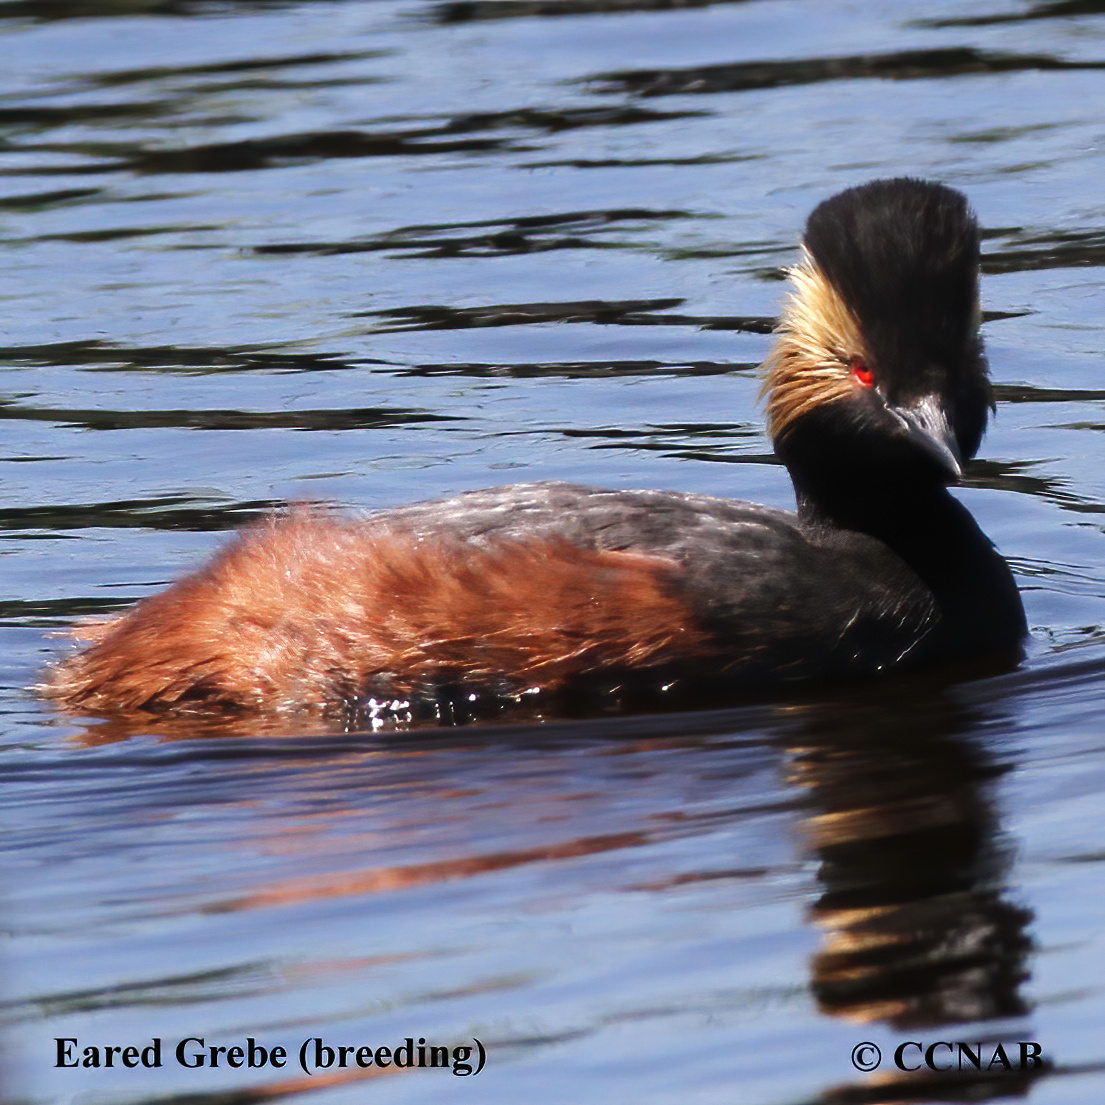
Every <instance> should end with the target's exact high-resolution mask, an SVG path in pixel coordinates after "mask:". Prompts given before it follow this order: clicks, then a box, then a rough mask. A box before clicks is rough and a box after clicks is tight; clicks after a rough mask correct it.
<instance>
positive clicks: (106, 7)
mask: <svg viewBox="0 0 1105 1105" xmlns="http://www.w3.org/2000/svg"><path fill="white" fill-rule="evenodd" d="M315 2H317V0H3V2H0V19H13V20H14V19H23V20H28V21H31V22H34V23H53V22H55V21H57V20H61V19H98V18H104V17H112V16H122V17H123V18H135V17H138V16H143V15H168V16H191V15H199V16H202V15H211V16H217V15H225V14H226V13H227V12H228V11H233V10H239V11H272V10H274V9H277V8H291V7H300V6H303V5H305V4H310V3H315ZM324 2H331V0H324Z"/></svg>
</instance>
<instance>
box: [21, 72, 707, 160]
mask: <svg viewBox="0 0 1105 1105" xmlns="http://www.w3.org/2000/svg"><path fill="white" fill-rule="evenodd" d="M326 83H327V84H328V85H329V84H332V83H334V82H333V81H328V82H326ZM231 87H239V86H238V85H233V86H231ZM174 106H175V101H167V100H157V101H141V102H129V103H125V104H115V103H111V104H84V105H74V106H58V107H55V106H42V107H37V106H36V107H16V108H10V109H2V108H0V123H5V122H7V123H22V124H26V125H33V126H35V127H37V128H39V129H45V128H48V127H65V126H68V125H71V124H73V123H81V122H88V121H90V120H96V121H100V120H103V121H110V120H113V119H115V118H121V117H128V118H130V117H145V116H150V117H155V118H161V117H163V116H165V115H166V114H170V113H171V109H172V108H173V107H174ZM5 112H7V114H5ZM700 114H702V113H701V112H689V111H677V112H660V111H653V110H649V109H645V108H640V107H635V106H632V105H627V106H617V107H590V108H588V107H580V108H566V109H558V108H518V109H514V110H509V111H496V112H474V113H469V114H464V115H457V116H453V117H451V118H447V119H445V120H444V121H443V122H437V123H432V124H431V123H427V122H423V123H422V125H418V126H411V127H408V128H405V129H383V130H331V131H310V132H306V133H302V134H285V135H273V136H271V137H267V138H246V139H242V140H240V141H234V142H207V143H200V144H197V145H194V146H186V147H182V148H179V149H163V148H160V147H159V148H153V149H150V148H144V147H142V146H140V145H136V144H131V143H126V142H88V141H84V142H79V143H48V142H44V143H40V144H38V145H30V144H27V145H23V146H21V147H20V150H21V152H23V153H28V152H38V153H51V154H69V155H73V156H77V157H81V158H85V159H93V158H94V159H96V160H92V161H89V162H88V163H86V164H78V165H67V166H52V167H47V166H36V167H35V168H34V169H28V168H26V167H19V168H16V169H10V170H4V175H9V176H17V175H23V174H26V173H28V172H34V173H35V174H36V175H39V176H44V175H49V174H51V173H53V174H78V173H80V174H95V173H112V172H118V171H120V170H129V171H131V172H133V173H136V174H141V175H155V174H160V173H225V172H242V171H247V170H253V169H272V168H282V167H284V166H286V165H288V164H303V163H309V162H315V161H329V160H339V159H343V158H362V157H398V156H425V155H427V154H442V153H487V152H491V151H496V150H501V149H507V148H510V149H516V150H527V149H531V148H532V147H529V146H526V145H524V144H521V143H520V142H519V138H520V136H521V133H527V134H531V135H538V134H556V133H558V132H560V131H565V130H575V129H578V128H580V127H610V126H628V125H631V124H637V123H652V122H657V121H663V120H669V119H680V118H686V117H689V116H697V115H700ZM504 131H506V132H508V133H500V132H504ZM489 132H490V133H489Z"/></svg>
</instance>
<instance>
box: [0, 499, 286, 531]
mask: <svg viewBox="0 0 1105 1105" xmlns="http://www.w3.org/2000/svg"><path fill="white" fill-rule="evenodd" d="M203 501H205V500H201V499H197V498H196V497H195V496H192V495H162V496H159V497H155V498H148V499H118V500H114V501H109V502H102V503H75V504H71V505H56V506H54V505H52V506H23V507H5V508H2V509H0V531H8V530H25V529H49V530H70V529H90V528H94V527H95V528H108V529H150V530H186V531H191V532H195V533H208V532H221V531H224V530H230V529H238V528H239V527H240V526H242V525H243V524H244V523H245V522H250V521H253V520H254V519H257V518H261V517H263V516H264V515H266V514H269V513H270V512H271V511H273V510H275V509H277V508H279V507H282V506H284V503H283V501H281V500H279V499H250V500H246V501H236V502H230V501H227V502H225V503H224V504H223V505H221V506H212V505H208V506H181V504H182V503H198V502H203ZM207 501H208V502H214V501H217V500H207Z"/></svg>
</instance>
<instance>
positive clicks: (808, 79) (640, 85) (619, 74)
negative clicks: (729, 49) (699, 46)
mask: <svg viewBox="0 0 1105 1105" xmlns="http://www.w3.org/2000/svg"><path fill="white" fill-rule="evenodd" d="M1102 68H1105V62H1102V61H1064V60H1063V59H1061V58H1055V57H1050V56H1048V55H1044V54H1009V53H997V52H991V51H985V50H976V49H974V48H972V47H966V46H963V47H949V48H945V49H934V50H900V51H896V52H894V53H888V54H855V55H852V56H844V57H831V58H807V59H800V60H796V61H750V62H735V63H732V64H726V65H704V66H695V67H693V68H688V69H622V70H615V71H613V72H609V73H597V74H595V75H594V76H591V77H586V78H584V79H583V81H582V82H581V83H587V84H592V85H596V86H597V88H596V91H600V92H629V93H632V94H634V95H637V96H671V95H674V94H677V93H689V92H692V93H699V92H701V93H714V92H747V91H752V90H755V89H764V88H783V87H787V86H793V85H803V84H817V83H820V82H823V81H847V80H864V79H871V78H875V79H879V80H899V81H907V80H923V79H926V78H930V77H957V76H966V75H970V74H976V73H984V74H988V73H1010V72H1023V71H1040V70H1057V69H1102Z"/></svg>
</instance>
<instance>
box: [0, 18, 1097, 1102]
mask: <svg viewBox="0 0 1105 1105" xmlns="http://www.w3.org/2000/svg"><path fill="white" fill-rule="evenodd" d="M1103 97H1105V6H1103V5H1100V4H1092V3H1078V4H1073V3H1056V2H1037V3H1026V2H1023V0H993V3H992V4H990V5H989V6H979V5H974V4H971V5H968V4H964V3H955V2H952V0H947V2H943V3H941V2H933V3H927V4H922V3H919V2H905V3H902V2H897V3H889V2H876V3H872V4H867V5H863V6H862V8H857V7H856V6H855V5H852V4H848V3H843V2H837V0H830V2H829V3H814V2H812V0H746V2H731V3H709V2H706V0H698V2H688V3H682V4H668V3H654V2H648V0H578V2H577V0H562V2H559V3H551V2H547V0H532V2H531V0H517V2H515V0H505V2H500V3H488V2H483V0H473V2H469V3H456V2H443V3H432V2H430V3H428V2H425V0H401V2H392V0H375V2H355V0H317V2H307V0H301V2H283V3H280V2H271V3H270V2H262V0H255V2H240V3H234V2H229V0H228V2H223V3H207V2H200V0H194V2H193V0H128V2H127V3H122V2H119V3H111V2H109V0H85V2H80V0H36V2H35V3H25V2H21V0H8V2H3V3H0V128H2V143H0V240H2V242H3V245H4V257H5V264H4V265H3V266H0V302H2V305H3V326H2V336H0V366H2V369H3V375H2V378H0V416H2V418H3V426H4V431H5V434H4V440H5V447H4V450H3V456H2V457H0V480H2V482H3V500H2V502H0V528H2V536H0V553H2V555H3V559H2V560H0V564H2V567H3V571H2V576H0V579H2V587H3V592H2V595H0V633H2V636H3V644H4V647H3V649H2V651H0V714H2V718H3V727H2V730H0V733H2V736H0V742H2V751H0V756H2V758H0V769H2V770H3V772H4V775H5V783H4V785H5V795H6V801H5V814H6V821H7V826H8V832H7V834H6V842H5V844H6V846H5V852H4V857H5V859H4V868H3V875H2V880H3V884H4V889H5V900H4V906H3V921H4V925H5V928H6V929H7V931H8V933H9V939H8V941H7V944H6V950H5V968H6V970H5V974H6V981H5V984H4V986H3V994H2V997H3V1002H4V1004H3V1014H4V1019H5V1022H6V1025H7V1028H6V1035H5V1037H4V1075H3V1082H2V1084H0V1094H3V1096H4V1097H5V1099H6V1100H10V1101H12V1102H18V1103H24V1102H26V1103H30V1102H34V1103H39V1102H43V1103H45V1102H68V1101H76V1100H79V1101H81V1102H105V1103H106V1102H112V1103H116V1102H124V1103H131V1102H135V1103H136V1102H148V1103H153V1102H168V1101H176V1102H179V1101H184V1100H187V1101H189V1102H192V1103H195V1102H202V1103H207V1105H215V1103H219V1105H225V1103H228V1102H235V1103H239V1102H240V1103H243V1105H244V1103H245V1102H255V1101H265V1100H278V1099H281V1098H296V1097H303V1098H304V1100H307V1099H308V1095H313V1096H311V1097H310V1100H312V1101H313V1100H325V1101H327V1102H335V1103H336V1102H347V1101H348V1102H361V1101H363V1100H365V1098H366V1095H368V1094H371V1096H372V1099H373V1100H379V1101H381V1102H400V1101H412V1102H415V1101H417V1102H421V1101H426V1100H433V1101H435V1102H437V1101H441V1102H449V1101H454V1100H456V1101H461V1100H463V1101H471V1100H474V1099H476V1098H478V1099H479V1100H481V1101H489V1102H514V1101H519V1100H527V1101H537V1102H546V1101H547V1102H557V1103H559V1102H568V1101H570V1102H573V1103H578V1105H583V1103H586V1102H590V1101H595V1102H598V1101H608V1100H611V1099H617V1100H626V1101H629V1100H633V1101H641V1102H649V1103H664V1102H686V1101H695V1102H714V1101H717V1102H722V1101H724V1102H732V1101H735V1100H736V1101H742V1102H744V1101H748V1102H757V1103H760V1102H763V1103H774V1102H779V1103H793V1102H799V1101H801V1102H814V1101H819V1102H875V1101H880V1102H881V1101H899V1100H922V1099H923V1100H933V1101H959V1100H967V1099H970V1100H980V1099H985V1100H1000V1099H1006V1098H1020V1099H1028V1100H1031V1101H1033V1102H1063V1103H1080V1102H1089V1101H1094V1100H1098V1099H1099V1098H1100V1096H1101V1093H1102V1090H1103V1088H1105V1078H1103V1076H1102V1070H1103V1062H1105V1048H1103V1046H1102V1037H1101V1032H1100V1029H1099V1027H1098V1026H1099V1025H1100V1023H1101V1021H1102V1018H1103V1016H1105V977H1103V969H1102V963H1103V962H1105V956H1103V955H1102V951H1103V939H1105V938H1103V936H1102V927H1103V926H1102V922H1103V920H1105V893H1103V891H1102V889H1101V888H1102V886H1103V885H1105V880H1103V878H1102V874H1103V872H1102V863H1103V856H1105V827H1103V817H1105V756H1103V747H1105V746H1103V741H1102V736H1101V734H1102V726H1101V723H1100V721H1099V710H1100V707H1099V704H1100V702H1101V700H1102V692H1103V690H1105V629H1103V626H1105V545H1103V534H1102V515H1103V513H1105V505H1103V504H1105V476H1103V473H1105V463H1103V461H1105V456H1103V453H1105V449H1103V447H1102V429H1103V427H1105V358H1103V352H1102V351H1103V349H1105V323H1103V319H1105V278H1103V275H1102V266H1103V264H1105V199H1103V196H1102V192H1101V187H1100V181H1101V179H1102V177H1103V170H1105V161H1103V156H1102V152H1101V150H1102V144H1103V141H1105V130H1103V125H1102V122H1101V112H1100V105H1101V103H1102V102H1103ZM901 174H912V175H917V176H923V177H931V178H936V179H940V180H943V181H945V182H947V183H949V184H951V185H953V186H956V187H959V188H962V189H963V190H965V191H966V192H967V194H968V195H969V197H970V199H971V202H972V203H973V205H974V206H975V208H976V209H977V211H978V213H979V216H980V219H981V222H982V225H983V227H984V234H985V240H984V253H985V257H984V273H985V275H984V281H983V299H984V304H983V305H984V308H985V309H986V312H987V316H986V317H987V319H988V320H989V321H988V322H987V323H986V326H985V335H986V339H987V343H988V348H989V352H990V359H991V365H992V371H993V375H994V379H995V382H996V385H997V391H996V394H997V408H998V409H997V417H996V420H995V422H994V424H993V426H992V429H991V431H990V434H989V436H988V437H987V439H986V441H985V443H984V445H983V449H982V453H981V456H980V459H979V460H977V461H976V462H975V463H974V464H973V465H972V466H971V467H970V468H969V470H968V473H967V479H966V481H965V484H964V487H963V488H962V490H961V492H960V494H961V497H962V499H963V501H964V502H965V503H966V504H967V505H968V506H969V507H970V509H971V510H972V511H973V512H974V513H975V514H976V516H977V517H978V519H979V520H980V522H981V524H982V525H983V527H984V529H985V530H986V531H987V532H988V533H989V534H990V535H991V536H992V537H993V538H994V540H995V541H996V542H997V544H998V545H999V547H1000V548H1001V549H1002V551H1003V552H1004V553H1005V555H1006V556H1007V557H1008V558H1009V560H1010V562H1011V563H1012V565H1013V567H1014V569H1015V571H1016V574H1017V578H1018V581H1019V583H1020V585H1021V587H1022V590H1023V592H1024V596H1025V603H1026V606H1027V609H1028V613H1029V619H1030V622H1031V625H1032V643H1031V647H1030V652H1029V656H1028V658H1027V659H1026V661H1025V663H1024V664H1023V665H1022V667H1021V668H1020V669H1019V670H1018V671H1017V672H1014V673H1011V674H1008V675H1005V676H1002V677H1000V678H992V679H984V680H976V681H973V682H969V683H961V684H952V685H948V684H947V683H939V682H934V681H932V680H919V681H915V682H909V683H903V684H895V685H894V686H892V687H887V688H873V689H868V690H860V691H854V692H849V693H847V694H839V695H818V696H807V697H804V698H800V699H797V700H793V701H789V702H786V703H780V704H775V705H761V706H755V707H747V708H744V709H737V710H730V711H724V712H720V713H719V712H707V713H701V714H691V715H675V716H668V717H663V718H636V719H603V720H600V721H595V722H570V723H561V724H556V725H543V726H533V725H529V726H527V725H515V726H505V727H499V728H495V729H479V730H455V731H446V732H440V731H425V732H419V733H417V734H388V733H377V734H342V733H318V732H314V733H306V732H305V733H303V734H300V735H295V736H291V737H280V738H277V737H274V736H268V735H265V734H264V733H263V732H260V731H258V732H255V733H237V734H233V735H227V734H225V733H224V734H221V735H220V734H210V733H200V732H191V733H184V734H181V733H176V734H175V736H176V737H178V738H180V739H174V740H169V739H166V734H164V733H161V734H159V733H157V732H155V731H153V730H152V729H151V731H150V732H148V733H138V734H135V733H133V732H127V733H123V732H120V731H117V730H113V729H112V727H111V726H102V725H101V726H96V725H88V726H86V725H82V724H79V723H78V722H75V721H73V720H68V719H63V718H60V717H58V716H57V715H55V714H54V713H52V712H51V710H50V709H49V708H48V707H47V706H46V705H44V704H43V703H42V702H41V701H40V700H39V699H38V698H37V697H36V696H35V695H34V694H33V693H31V692H30V691H28V689H27V688H28V687H29V686H30V685H32V684H33V683H34V682H35V681H36V679H38V678H39V677H40V674H41V671H42V669H43V667H44V666H45V665H46V664H47V663H48V661H49V659H50V657H52V656H55V655H57V653H58V650H59V649H61V648H62V647H64V646H63V645H62V644H61V643H60V642H59V641H58V640H57V639H56V638H54V637H52V636H51V633H52V632H54V631H57V630H59V629H61V628H64V627H65V626H66V625H69V624H71V623H72V621H73V620H74V619H76V618H77V617H79V616H81V615H85V614H90V613H102V612H106V611H110V610H114V609H118V608H120V607H122V606H125V605H126V604H128V603H129V602H131V601H133V600H134V599H136V598H138V597H140V596H142V595H145V594H148V593H150V592H151V591H152V590H155V589H156V588H158V587H159V586H161V585H163V584H164V583H165V582H166V581H168V580H170V579H172V578H174V577H175V576H177V575H179V574H180V573H181V572H183V571H185V570H187V569H188V568H189V567H190V566H192V565H194V564H196V563H197V562H198V561H200V560H202V558H203V557H204V556H205V555H207V554H208V553H209V552H210V551H211V550H212V549H214V548H215V547H217V546H218V544H219V542H220V541H221V540H223V534H224V532H225V531H227V530H230V529H233V528H235V527H237V526H238V525H240V524H242V522H243V521H245V520H248V519H249V518H252V517H255V516H257V515H258V514H259V513H261V512H263V511H264V510H266V509H269V508H270V507H271V506H272V505H274V504H279V503H282V502H286V501H289V500H293V501H302V500H311V501H325V502H335V503H340V504H343V505H346V506H349V507H352V508H372V507H382V506H388V505H393V504H397V503H402V502H407V501H411V500H414V499H419V498H426V497H431V496H434V495H439V494H444V493H448V492H453V491H459V490H463V489H467V488H475V487H483V486H488V485H493V484H497V483H504V482H514V481H521V480H534V479H566V480H574V481H579V482H585V483H598V484H602V485H606V486H620V487H666V488H672V489H677V490H688V491H691V490H693V491H698V492H705V493H710V494H719V495H731V496H735V497H740V498H748V499H753V500H757V501H760V502H766V503H770V504H772V505H776V506H783V507H788V506H789V505H790V503H791V498H790V491H789V485H788V481H787V479H786V475H785V473H784V472H783V470H782V469H781V468H779V467H778V466H777V465H776V464H775V463H774V462H773V461H772V459H771V453H770V446H769V443H768V442H767V440H766V438H765V436H764V434H763V430H762V423H761V412H760V410H759V408H758V407H757V404H756V396H757V392H758V388H759V383H758V379H757V373H756V366H757V364H758V363H759V361H760V360H761V358H762V357H763V356H764V354H765V352H766V349H767V347H768V341H769V339H768V337H767V332H768V330H769V329H770V325H771V319H772V318H774V316H775V314H776V312H777V310H778V305H779V299H780V296H781V294H782V290H783V289H782V285H781V283H780V276H781V269H782V268H783V267H784V266H786V265H787V264H789V263H791V262H792V261H793V260H794V257H795V242H796V240H797V237H798V235H799V233H800V229H801V226H802V223H803V221H804V219H805V216H806V214H807V213H808V211H809V210H810V208H812V207H813V205H814V204H815V203H817V202H818V201H819V200H821V199H823V198H824V197H825V196H827V195H829V194H831V193H833V192H835V191H837V190H839V189H841V188H843V187H846V186H848V185H851V184H855V183H859V182H861V181H864V180H867V179H870V178H872V177H877V176H889V175H901ZM155 1036H156V1037H159V1038H161V1039H162V1040H163V1041H164V1044H163V1046H164V1052H165V1056H164V1058H165V1064H164V1066H163V1067H162V1068H160V1069H156V1070H145V1069H141V1068H139V1069H134V1070H129V1069H118V1068H117V1067H113V1068H112V1069H110V1070H108V1069H99V1070H82V1069H78V1070H67V1069H58V1068H56V1067H55V1066H54V1065H53V1064H54V1061H55V1058H56V1045H55V1043H54V1041H55V1038H57V1037H63V1038H76V1039H79V1041H80V1046H81V1048H83V1047H84V1046H86V1045H89V1044H98V1045H108V1044H114V1045H126V1044H136V1045H143V1044H148V1043H149V1042H150V1040H151V1038H152V1037H155ZM185 1037H202V1038H204V1039H205V1041H206V1042H207V1043H208V1044H223V1045H234V1044H238V1043H244V1041H245V1040H246V1039H247V1038H249V1037H253V1038H254V1039H256V1040H257V1041H259V1042H260V1043H261V1044H262V1045H264V1046H266V1047H268V1048H272V1047H286V1048H287V1049H288V1050H289V1052H290V1053H294V1052H296V1051H297V1050H298V1047H299V1045H300V1044H301V1043H302V1042H303V1041H304V1040H307V1039H311V1038H315V1037H317V1038H320V1039H323V1040H324V1041H325V1042H326V1043H327V1044H328V1045H329V1044H334V1045H350V1046H352V1045H357V1046H362V1045H369V1044H371V1045H372V1046H373V1048H375V1047H379V1046H388V1047H392V1048H394V1047H396V1046H399V1045H402V1043H403V1042H404V1040H405V1039H406V1038H407V1037H411V1038H412V1039H413V1040H415V1042H417V1039H418V1038H420V1037H421V1038H426V1039H427V1040H428V1041H430V1043H431V1044H442V1045H448V1046H449V1047H450V1048H452V1047H455V1046H461V1045H463V1044H465V1042H466V1041H467V1042H468V1043H469V1044H471V1041H472V1040H473V1039H474V1038H475V1039H478V1040H480V1041H481V1042H482V1043H483V1044H484V1045H485V1046H486V1049H487V1065H486V1067H485V1069H484V1070H483V1071H482V1072H481V1073H480V1074H479V1075H476V1076H475V1081H474V1082H473V1080H472V1076H469V1077H467V1078H465V1077H456V1076H454V1075H453V1074H451V1073H450V1072H449V1071H448V1070H446V1069H443V1068H439V1069H427V1070H400V1069H397V1068H396V1067H395V1066H394V1065H393V1066H391V1067H387V1068H381V1067H377V1066H375V1065H373V1066H371V1067H368V1068H365V1069H363V1070H361V1069H349V1068H347V1069H346V1070H345V1071H344V1072H343V1071H340V1070H337V1069H331V1070H330V1071H328V1072H326V1071H324V1072H320V1073H317V1074H314V1075H311V1076H308V1075H305V1074H303V1072H302V1071H299V1070H298V1069H296V1068H295V1065H294V1064H292V1065H290V1066H289V1067H288V1068H285V1069H272V1068H264V1069H253V1070H249V1069H238V1070H235V1069H228V1068H227V1067H226V1066H225V1065H223V1066H220V1067H219V1068H218V1069H215V1070H212V1069H210V1068H209V1067H205V1068H203V1069H186V1068H184V1067H181V1066H179V1065H178V1064H177V1063H176V1062H175V1060H174V1059H173V1050H174V1048H175V1046H176V1042H177V1041H178V1040H181V1039H183V1038H185ZM908 1040H918V1041H923V1042H925V1043H926V1044H927V1043H930V1042H933V1041H940V1040H949V1041H959V1040H964V1041H974V1042H976V1043H982V1042H984V1041H985V1042H987V1045H988V1046H989V1048H990V1050H989V1052H988V1053H987V1054H988V1055H992V1053H993V1050H994V1046H993V1045H995V1044H996V1042H1008V1044H1009V1047H1010V1049H1011V1051H1015V1046H1016V1043H1017V1042H1019V1041H1037V1042H1039V1043H1040V1045H1041V1047H1042V1050H1043V1053H1044V1055H1046V1057H1047V1058H1048V1059H1049V1061H1050V1067H1049V1069H1048V1071H1047V1072H1046V1073H1045V1074H1043V1075H1042V1076H1038V1075H1037V1074H1036V1073H1035V1072H1028V1073H1027V1074H1024V1075H1022V1074H1020V1073H1018V1072H1015V1071H1013V1072H1009V1071H1005V1070H1003V1069H1002V1068H1001V1065H1000V1064H997V1065H996V1066H991V1068H990V1069H989V1070H988V1071H985V1072H983V1071H971V1070H967V1071H965V1072H963V1073H962V1074H960V1073H950V1074H942V1075H940V1076H937V1077H934V1078H932V1079H931V1080H929V1081H928V1082H925V1083H924V1084H921V1085H919V1084H918V1079H920V1078H921V1077H922V1075H923V1072H918V1073H917V1074H915V1075H909V1076H907V1075H905V1074H903V1073H900V1072H899V1073H894V1072H893V1067H892V1065H891V1064H890V1063H889V1061H884V1063H883V1065H882V1068H881V1069H880V1070H879V1071H878V1072H876V1073H873V1074H865V1073H860V1072H858V1071H856V1070H855V1069H854V1068H853V1065H852V1062H851V1059H850V1056H851V1053H852V1049H853V1048H854V1047H855V1046H856V1045H857V1044H859V1043H861V1042H864V1041H870V1042H873V1043H876V1044H878V1046H879V1047H880V1048H882V1050H883V1053H884V1056H890V1055H891V1054H892V1053H893V1050H894V1048H895V1046H897V1044H899V1043H900V1042H902V1041H908ZM941 1054H943V1053H941ZM366 1078H368V1079H371V1080H372V1085H371V1087H370V1088H369V1087H366V1086H364V1085H362V1084H361V1083H362V1082H363V1081H364V1080H365V1079H366Z"/></svg>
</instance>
